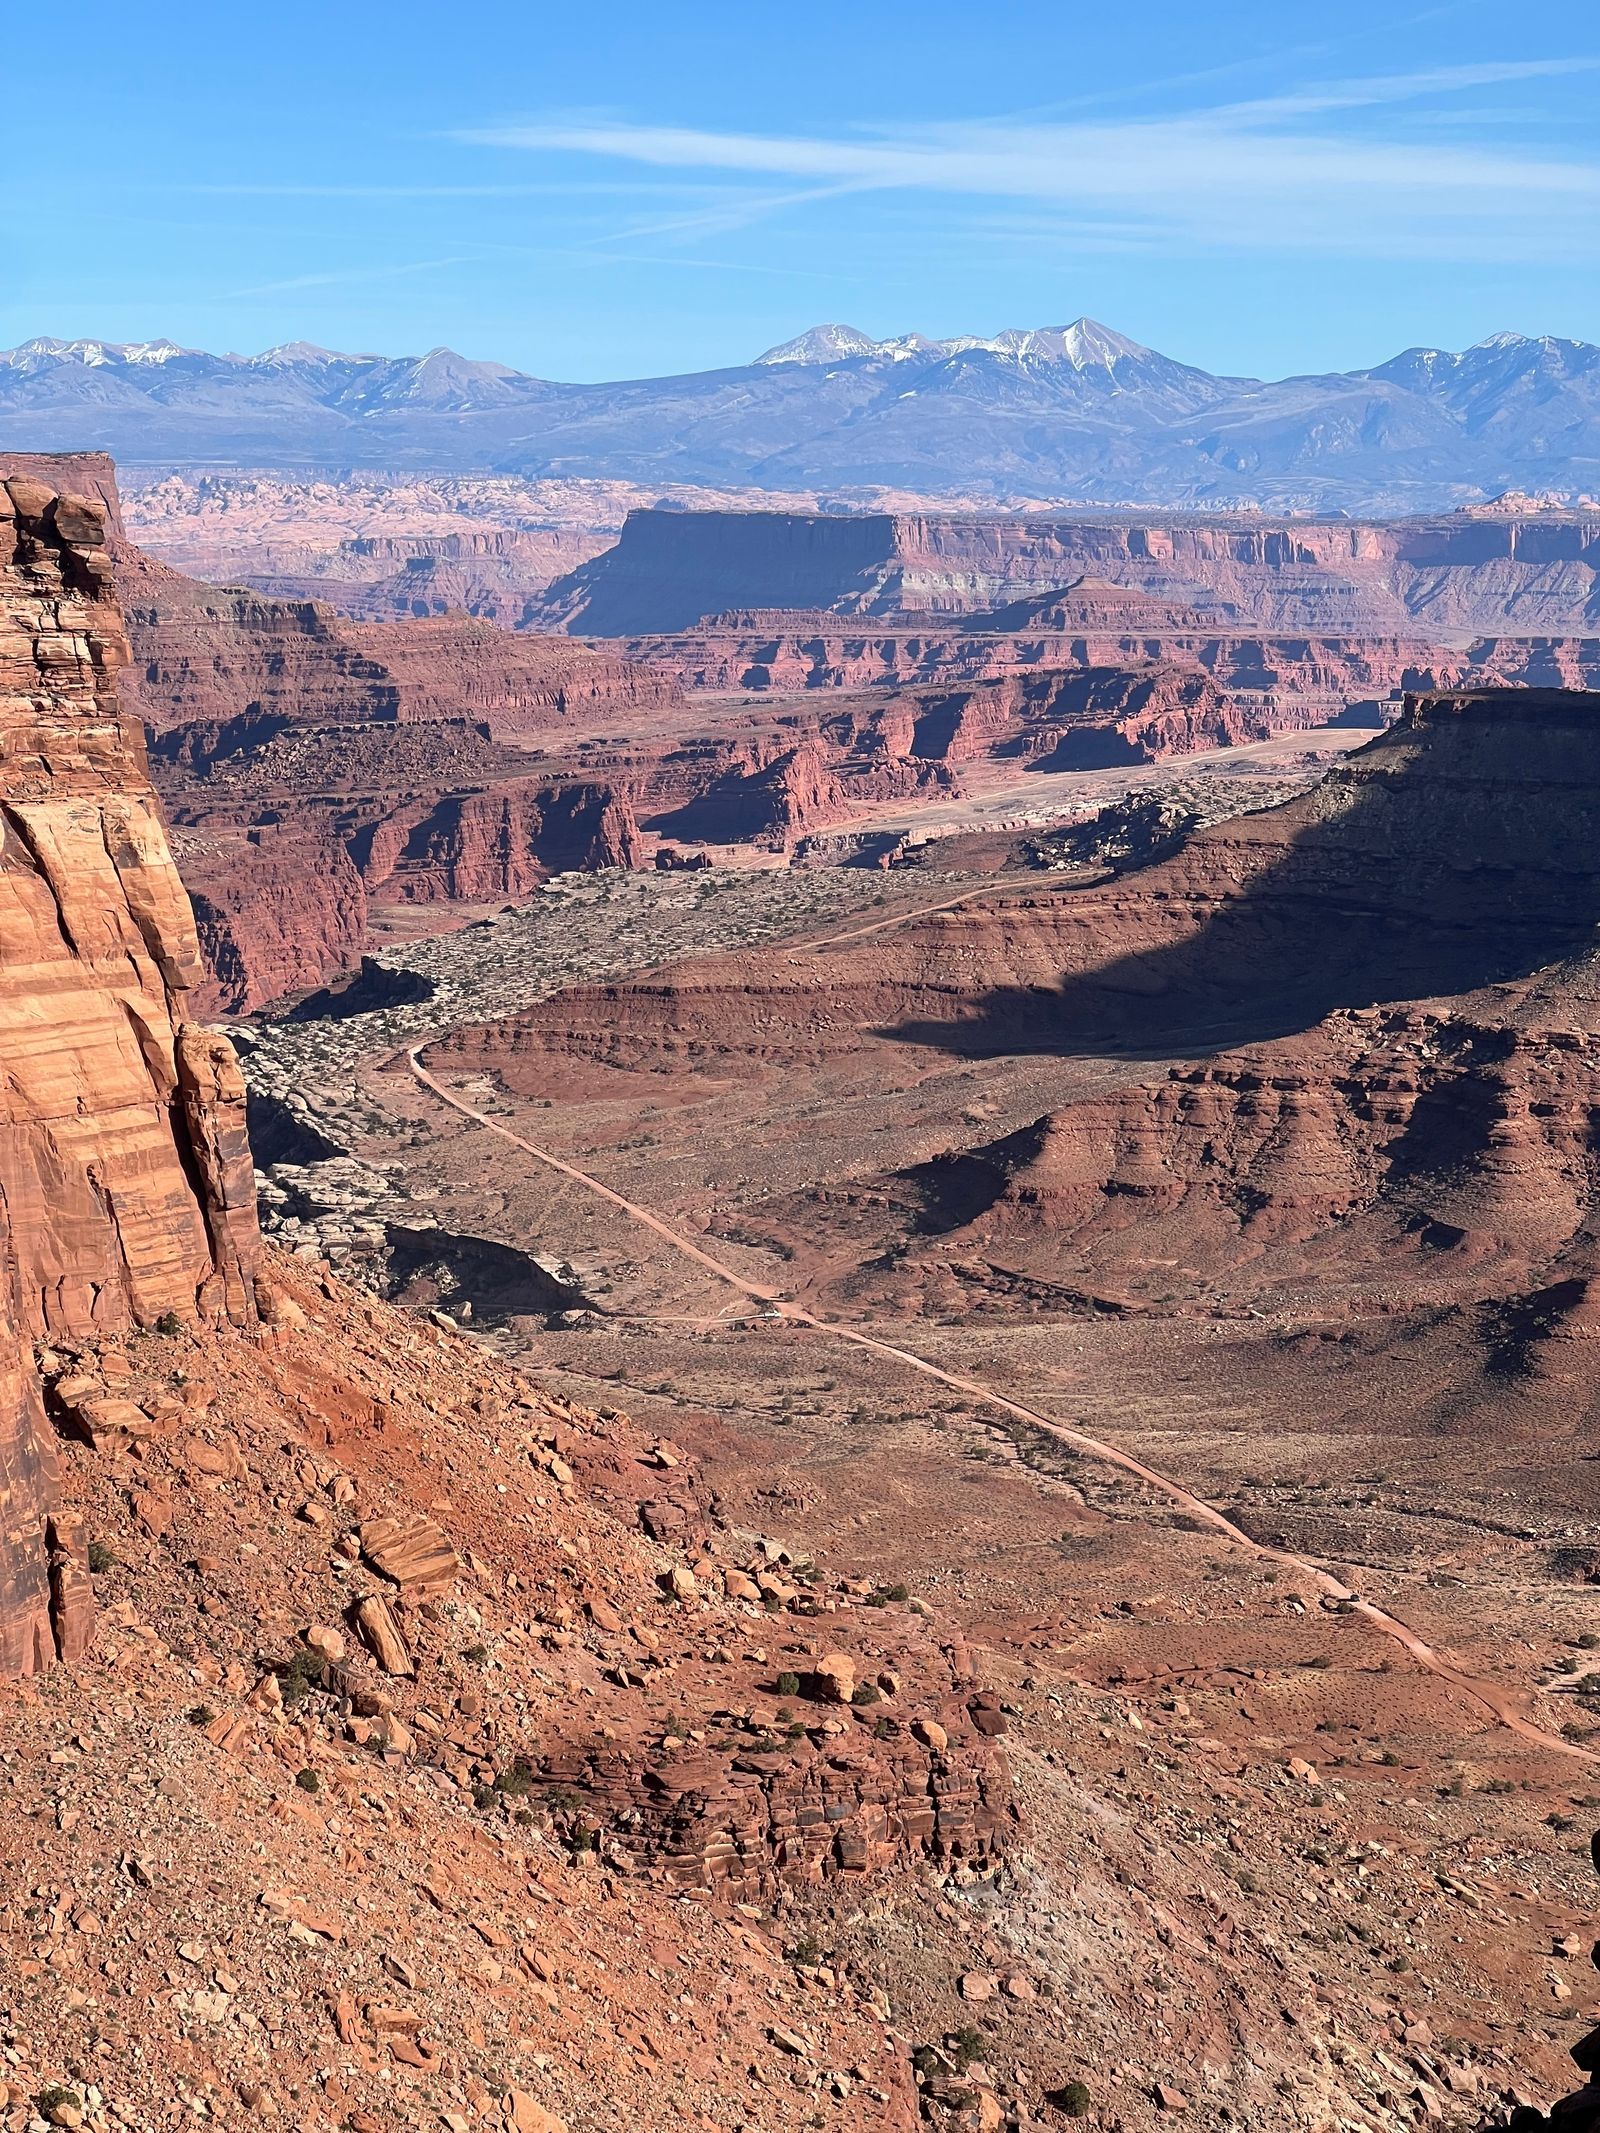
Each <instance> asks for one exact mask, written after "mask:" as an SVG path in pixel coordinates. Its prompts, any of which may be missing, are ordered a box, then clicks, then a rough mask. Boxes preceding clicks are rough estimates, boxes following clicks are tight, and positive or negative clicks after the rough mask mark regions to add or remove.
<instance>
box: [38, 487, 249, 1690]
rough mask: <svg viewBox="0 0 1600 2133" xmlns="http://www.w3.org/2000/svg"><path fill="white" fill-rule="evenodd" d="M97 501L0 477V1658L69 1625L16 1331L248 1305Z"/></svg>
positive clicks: (190, 947)
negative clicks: (1, 1105) (0, 1229)
mask: <svg viewBox="0 0 1600 2133" xmlns="http://www.w3.org/2000/svg"><path fill="white" fill-rule="evenodd" d="M107 534H108V513H107V510H106V508H105V506H104V504H103V503H101V502H100V501H98V500H97V499H94V498H89V497H83V496H78V495H73V494H71V493H67V494H58V493H56V492H55V491H54V490H52V489H51V488H50V487H49V486H47V485H46V484H45V483H44V482H43V481H41V480H39V479H36V478H34V477H32V476H30V475H26V474H13V475H12V476H11V478H10V479H9V480H7V481H6V482H5V484H4V487H3V490H0V731H3V735H4V743H5V745H4V768H3V772H0V780H3V782H0V811H3V812H0V822H3V830H4V844H3V850H0V1057H3V1060H4V1066H5V1083H6V1110H7V1117H6V1126H7V1132H6V1135H5V1141H4V1154H3V1159H0V1160H3V1172H0V1198H3V1203H4V1219H5V1225H6V1250H5V1258H4V1265H3V1269H0V1272H3V1276H4V1295H5V1304H4V1312H3V1319H0V1323H3V1325H4V1332H5V1340H6V1357H5V1368H4V1391H5V1393H6V1396H7V1403H8V1404H7V1407H6V1411H5V1414H4V1416H3V1418H0V1427H3V1430H4V1436H3V1440H0V1475H3V1482H0V1487H3V1491H4V1498H5V1514H6V1516H5V1528H6V1530H5V1537H4V1545H3V1549H0V1602H3V1603H4V1612H3V1616H0V1672H7V1673H17V1672H26V1671H29V1670H31V1669H32V1668H34V1667H37V1666H38V1665H40V1664H42V1663H44V1661H45V1660H46V1659H48V1658H49V1656H50V1655H51V1652H52V1650H54V1649H58V1648H59V1649H65V1648H67V1646H68V1645H70V1644H71V1643H72V1642H73V1641H74V1640H75V1639H76V1638H77V1637H78V1636H79V1635H80V1633H81V1632H80V1629H79V1628H78V1627H76V1626H75V1625H74V1623H73V1621H72V1620H71V1619H70V1610H68V1613H67V1615H66V1616H64V1614H63V1606H64V1601H63V1595H64V1594H70V1592H71V1591H73V1590H74V1589H75V1583H76V1581H75V1579H74V1577H73V1576H72V1575H71V1571H72V1564H71V1560H70V1549H68V1548H67V1546H66V1543H65V1541H64V1539H63V1537H62V1535H61V1534H59V1533H56V1532H53V1530H52V1487H53V1483H52V1467H53V1461H52V1457H51V1453H50V1448H49V1442H48V1438H47V1436H46V1434H45V1432H44V1431H43V1428H42V1424H41V1418H40V1411H39V1406H38V1396H37V1392H36V1390H35V1389H34V1385H33V1372H32V1358H31V1356H30V1355H29V1354H28V1352H27V1348H26V1345H25V1344H26V1343H29V1342H31V1341H33V1340H35V1339H51V1338H58V1339H66V1338H71V1337H74V1336H82V1335H85V1334H90V1333H95V1332H100V1331H104V1330H116V1329H121V1328H126V1327H131V1326H149V1325H153V1324H154V1323H155V1322H156V1321H157V1320H164V1319H166V1318H167V1317H168V1316H169V1315H170V1317H172V1318H174V1319H177V1320H180V1321H193V1320H194V1319H195V1318H196V1317H197V1316H212V1315H216V1314H219V1313H220V1314H222V1315H224V1316H226V1317H228V1318H231V1319H234V1320H237V1321H245V1320H248V1319H250V1318H251V1317H253V1314H254V1300H253V1290H252V1277H253V1271H254V1265H255V1258H256V1252H257V1248H258V1247H257V1233H256V1221H255V1188H254V1177H253V1172H252V1169H251V1164H250V1155H249V1148H248V1144H247V1142H246V1138H245V1127H244V1087H243V1082H242V1080H241V1077H240V1075H239V1071H238V1067H237V1063H236V1062H235V1060H234V1057H233V1053H232V1051H231V1049H230V1047H229V1045H228V1043H227V1041H226V1040H225V1039H224V1038H222V1037H220V1036H217V1035H216V1034H215V1033H213V1032H211V1031H209V1030H206V1029H203V1028H201V1027H199V1026H198V1025H197V1024H195V1023H193V1022H191V1021H190V1020H189V1019H188V997H189V992H190V989H191V987H193V986H194V985H195V984H196V982H197V981H198V979H199V977H200V974H201V973H200V964H199V956H198V949H197V943H196V938H195V931H194V925H193V922H192V919H191V917H190V911H189V904H188V899H187V897H186V896H185V894H184V891H183V887H182V884H181V883H180V881H179V879H178V875H177V870H176V868H175V867H174V865H173V862H172V855H171V852H170V850H169V847H168V844H167V838H166V833H165V830H164V829H163V827H162V823H161V818H160V815H159V812H158V810H157V806H156V799H155V794H154V792H153V790H152V789H151V786H150V782H149V777H148V774H147V771H146V768H145V760H144V747H143V742H142V739H141V736H140V732H139V728H138V724H137V722H136V720H135V719H134V718H133V717H132V715H131V714H130V712H129V711H128V710H127V709H126V708H125V707H124V706H123V704H122V703H121V701H120V700H119V697H118V691H117V677H118V674H119V673H120V671H121V670H122V669H123V668H124V667H125V666H126V664H127V660H128V647H127V641H126V638H125V636H124V634H123V631H122V626H121V621H120V617H119V615H118V611H117V606H116V601H115V597H114V594H113V591H112V570H111V564H110V561H109V558H108V555H107V547H106V543H107Z"/></svg>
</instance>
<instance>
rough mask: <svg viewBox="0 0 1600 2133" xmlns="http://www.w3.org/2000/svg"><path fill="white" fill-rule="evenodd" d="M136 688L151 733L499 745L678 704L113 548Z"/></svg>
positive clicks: (436, 626) (492, 648) (583, 661)
mask: <svg viewBox="0 0 1600 2133" xmlns="http://www.w3.org/2000/svg"><path fill="white" fill-rule="evenodd" d="M116 562H117V571H118V580H119V583H120V585H121V587H122V594H123V605H124V609H125V612H126V617H127V625H128V637H129V642H130V644H131V647H132V652H133V665H132V670H131V674H130V686H131V689H132V692H133V695H134V697H135V699H136V701H137V704H138V707H139V709H140V711H141V712H142V713H143V715H144V718H145V721H146V723H147V724H148V725H149V726H150V727H151V729H152V730H153V731H155V732H158V733H160V732H165V731H167V730H169V729H170V728H173V727H176V726H182V725H185V724H187V723H190V722H192V721H199V722H223V721H227V720H229V719H235V718H238V717H240V716H243V715H249V716H252V717H259V716H261V715H263V714H268V715H271V714H276V715H278V716H280V717H284V718H292V719H295V720H297V721H302V722H306V723H310V724H314V725H327V724H331V723H336V722H338V723H342V722H345V721H354V722H367V721H374V722H378V723H383V724H396V725H419V724H427V723H430V722H433V721H436V720H440V719H445V720H450V719H461V718H471V719H475V720H479V721H482V722H483V723H484V724H486V725H487V726H488V727H489V729H490V731H491V732H492V733H494V734H495V736H496V737H497V738H500V737H505V738H513V739H517V738H524V737H532V736H548V735H558V734H564V733H566V732H568V731H571V730H573V729H577V730H579V731H583V730H588V727H589V725H590V722H591V721H592V720H593V719H595V718H597V717H598V718H600V719H602V720H606V719H610V720H614V719H615V718H617V717H619V716H623V715H633V714H637V713H640V712H647V713H648V712H654V711H658V710H660V709H662V708H664V707H667V706H669V705H672V704H675V703H676V702H677V701H678V690H677V686H676V684H675V683H674V682H673V681H672V679H671V678H670V677H669V676H668V675H666V674H665V673H661V672H657V671H656V670H654V669H652V668H649V667H644V666H640V665H638V664H635V663H633V662H630V661H629V660H627V659H624V658H622V657H619V656H618V655H617V654H616V653H614V652H612V651H610V650H598V649H591V648H590V647H589V646H587V645H583V644H579V643H576V642H573V641H571V640H553V639H551V638H547V637H534V636H526V635H524V636H513V635H512V634H510V633H509V632H508V631H505V630H502V629H498V628H496V627H495V625H494V624H493V623H492V622H488V621H482V620H478V619H474V618H472V617H469V616H467V615H463V614H454V615H443V616H434V615H431V614H430V616H429V617H428V618H427V619H425V620H416V621H407V622H351V621H347V620H346V619H345V618H344V617H343V616H342V615H339V614H337V613H335V611H334V610H333V609H332V608H331V607H329V606H327V605H325V604H324V603H323V602H321V601H319V600H309V599H285V598H272V597H269V596H267V595H265V594H262V593H256V592H245V591H240V590H238V589H237V588H234V587H230V586H213V585H202V584H199V583H198V582H197V581H196V580H195V579H193V578H186V577H184V576H183V575H182V574H181V573H180V572H178V571H176V570H172V569H170V568H169V567H168V566H167V565H166V564H165V563H159V562H157V561H156V560H155V558H154V557H152V556H148V555H145V554H144V553H143V552H142V551H141V550H139V549H137V548H135V547H133V546H132V545H131V544H130V543H127V542H119V543H118V544H117V552H116Z"/></svg>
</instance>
